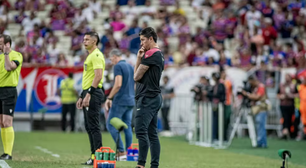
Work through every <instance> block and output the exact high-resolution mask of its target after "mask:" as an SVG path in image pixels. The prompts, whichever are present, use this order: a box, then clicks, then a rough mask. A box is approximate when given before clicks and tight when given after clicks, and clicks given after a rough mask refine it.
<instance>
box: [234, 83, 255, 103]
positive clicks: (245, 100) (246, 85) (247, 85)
mask: <svg viewBox="0 0 306 168" xmlns="http://www.w3.org/2000/svg"><path fill="white" fill-rule="evenodd" d="M238 89H239V90H238V91H237V96H238V95H240V96H242V97H243V100H242V105H245V106H247V107H251V104H250V103H251V100H250V99H249V98H248V97H246V96H244V95H243V94H242V91H245V92H249V93H251V92H252V87H251V85H250V83H249V82H248V81H243V87H241V88H238Z"/></svg>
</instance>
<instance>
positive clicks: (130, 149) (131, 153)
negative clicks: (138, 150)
mask: <svg viewBox="0 0 306 168" xmlns="http://www.w3.org/2000/svg"><path fill="white" fill-rule="evenodd" d="M133 154H134V150H133V148H132V146H130V147H129V148H128V149H127V155H133Z"/></svg>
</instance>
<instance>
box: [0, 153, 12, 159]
mask: <svg viewBox="0 0 306 168" xmlns="http://www.w3.org/2000/svg"><path fill="white" fill-rule="evenodd" d="M12 159H13V157H12V156H10V155H8V154H5V153H4V154H3V155H1V156H0V160H12Z"/></svg>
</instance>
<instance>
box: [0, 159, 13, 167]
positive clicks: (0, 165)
mask: <svg viewBox="0 0 306 168" xmlns="http://www.w3.org/2000/svg"><path fill="white" fill-rule="evenodd" d="M0 167H1V168H11V167H10V166H9V165H8V164H7V163H6V162H5V161H4V160H0Z"/></svg>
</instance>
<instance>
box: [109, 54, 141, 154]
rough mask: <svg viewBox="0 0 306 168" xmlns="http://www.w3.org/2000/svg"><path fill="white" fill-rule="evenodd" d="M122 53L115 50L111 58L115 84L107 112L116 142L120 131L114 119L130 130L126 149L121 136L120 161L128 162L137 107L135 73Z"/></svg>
mask: <svg viewBox="0 0 306 168" xmlns="http://www.w3.org/2000/svg"><path fill="white" fill-rule="evenodd" d="M121 55H122V53H121V51H120V50H118V49H113V50H112V51H111V52H110V54H109V56H110V59H111V61H112V64H113V65H114V76H115V84H114V87H113V89H112V91H111V92H110V94H109V96H108V98H107V100H106V103H105V108H106V111H108V110H109V115H108V119H107V125H106V126H107V129H108V131H109V132H110V133H111V135H112V137H113V139H114V141H115V142H117V138H118V131H117V130H116V129H115V127H113V126H112V125H111V124H110V120H111V119H112V118H114V117H117V118H120V119H121V120H122V121H123V122H124V123H125V124H126V125H127V126H128V129H125V130H124V134H125V144H126V145H125V148H124V146H123V143H122V140H121V136H119V146H118V149H119V159H120V160H126V152H125V151H126V150H127V148H128V147H130V146H131V144H132V140H133V131H132V126H131V123H132V114H133V107H134V106H135V90H134V85H135V82H134V79H133V76H134V71H133V67H132V66H131V65H130V64H128V63H127V62H126V61H125V60H122V57H121Z"/></svg>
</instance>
